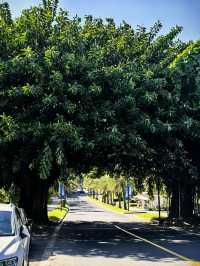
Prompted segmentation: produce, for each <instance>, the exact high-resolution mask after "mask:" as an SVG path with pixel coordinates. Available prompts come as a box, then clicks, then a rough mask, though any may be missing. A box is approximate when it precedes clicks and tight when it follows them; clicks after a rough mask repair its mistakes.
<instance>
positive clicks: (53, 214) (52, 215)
mask: <svg viewBox="0 0 200 266" xmlns="http://www.w3.org/2000/svg"><path fill="white" fill-rule="evenodd" d="M68 210H69V208H67V207H62V208H61V207H57V208H55V209H53V210H51V211H48V218H49V220H50V221H53V222H58V221H60V220H62V219H63V218H64V217H65V215H66V214H67V213H68Z"/></svg>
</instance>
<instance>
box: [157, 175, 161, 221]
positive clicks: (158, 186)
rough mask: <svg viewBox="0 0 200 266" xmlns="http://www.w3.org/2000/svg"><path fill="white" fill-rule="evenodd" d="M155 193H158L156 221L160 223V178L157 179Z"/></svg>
mask: <svg viewBox="0 0 200 266" xmlns="http://www.w3.org/2000/svg"><path fill="white" fill-rule="evenodd" d="M157 191H158V219H159V222H161V215H160V213H161V210H160V209H161V208H160V178H158V179H157Z"/></svg>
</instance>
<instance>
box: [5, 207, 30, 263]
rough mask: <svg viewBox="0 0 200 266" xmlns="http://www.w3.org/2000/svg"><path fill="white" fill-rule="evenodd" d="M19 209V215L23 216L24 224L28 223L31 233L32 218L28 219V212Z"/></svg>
mask: <svg viewBox="0 0 200 266" xmlns="http://www.w3.org/2000/svg"><path fill="white" fill-rule="evenodd" d="M17 210H19V215H20V217H21V220H22V223H23V225H26V226H27V227H28V230H29V233H30V235H31V233H32V220H31V219H28V217H27V215H26V212H25V210H24V209H22V208H17ZM0 266H1V265H0Z"/></svg>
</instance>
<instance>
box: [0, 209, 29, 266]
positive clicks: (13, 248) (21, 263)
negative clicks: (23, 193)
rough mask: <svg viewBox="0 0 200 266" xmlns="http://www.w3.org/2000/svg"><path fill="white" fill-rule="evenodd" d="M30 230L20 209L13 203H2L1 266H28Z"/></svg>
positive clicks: (0, 228)
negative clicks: (23, 219)
mask: <svg viewBox="0 0 200 266" xmlns="http://www.w3.org/2000/svg"><path fill="white" fill-rule="evenodd" d="M29 246H30V232H29V229H28V227H27V225H25V224H23V221H22V217H21V215H20V210H19V209H18V208H17V207H16V206H15V205H13V204H0V266H7V265H9V266H26V265H28V254H29Z"/></svg>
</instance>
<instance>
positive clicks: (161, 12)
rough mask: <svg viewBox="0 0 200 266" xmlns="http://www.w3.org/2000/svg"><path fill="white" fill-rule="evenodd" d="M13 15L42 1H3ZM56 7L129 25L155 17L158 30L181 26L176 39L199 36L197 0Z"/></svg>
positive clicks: (65, 2) (94, 0)
mask: <svg viewBox="0 0 200 266" xmlns="http://www.w3.org/2000/svg"><path fill="white" fill-rule="evenodd" d="M1 1H2V0H0V2H1ZM7 1H8V2H9V4H10V8H11V10H12V14H13V17H17V16H19V15H20V12H21V10H22V9H25V8H29V7H30V6H33V5H38V4H39V3H41V2H42V0H7ZM60 7H62V8H63V9H66V10H67V11H68V12H69V15H70V17H73V16H75V15H78V16H79V17H81V18H83V17H84V16H85V15H93V16H94V17H98V18H99V17H101V18H107V17H109V18H114V20H115V22H116V23H117V24H120V22H122V20H125V21H126V22H127V23H129V24H130V25H132V26H133V27H134V28H136V27H137V25H142V26H144V27H147V28H149V27H151V26H152V25H153V24H154V23H155V22H156V21H157V20H160V21H161V22H162V24H163V29H162V33H167V32H168V31H169V29H170V28H171V27H173V26H175V25H180V26H183V32H182V33H181V34H180V35H179V38H180V39H181V40H183V41H188V40H197V39H200V0H60Z"/></svg>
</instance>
